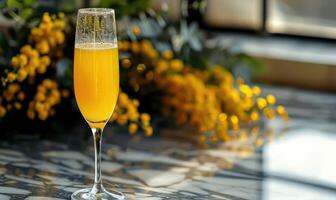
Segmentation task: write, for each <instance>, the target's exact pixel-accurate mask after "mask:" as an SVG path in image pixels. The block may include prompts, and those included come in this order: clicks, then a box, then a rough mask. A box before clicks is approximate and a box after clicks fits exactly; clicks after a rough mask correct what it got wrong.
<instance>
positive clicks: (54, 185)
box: [0, 90, 336, 200]
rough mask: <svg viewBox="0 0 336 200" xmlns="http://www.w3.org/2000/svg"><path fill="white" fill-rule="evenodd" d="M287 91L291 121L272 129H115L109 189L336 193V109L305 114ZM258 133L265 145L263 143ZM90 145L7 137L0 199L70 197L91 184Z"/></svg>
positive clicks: (137, 195) (0, 149) (110, 138)
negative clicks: (215, 132)
mask: <svg viewBox="0 0 336 200" xmlns="http://www.w3.org/2000/svg"><path fill="white" fill-rule="evenodd" d="M286 91H287V90H286ZM277 92H279V93H281V92H284V91H282V90H279V91H277ZM295 93H296V92H295ZM286 94H287V95H288V94H289V93H286ZM296 94H297V93H296ZM284 95H285V94H284V93H283V94H282V95H281V96H282V98H283V99H281V98H280V100H281V101H282V102H283V103H284V104H286V105H289V108H290V109H291V108H293V110H294V111H295V109H296V111H295V113H296V115H293V116H294V117H293V118H292V119H291V120H290V122H289V123H288V124H286V125H285V124H283V122H281V121H280V120H278V119H275V120H273V121H271V122H270V123H267V127H268V128H270V129H271V130H273V131H272V132H269V131H268V132H267V133H256V134H254V135H253V136H251V137H250V138H247V139H245V140H242V141H234V142H230V143H226V144H220V145H218V146H215V147H212V148H207V149H204V148H199V147H197V146H195V145H193V144H191V143H188V142H180V141H176V140H171V139H168V138H163V137H159V136H154V137H151V138H146V137H142V136H140V135H138V136H133V137H131V136H129V135H128V134H126V133H115V132H114V133H113V134H112V131H111V128H108V129H107V130H106V132H105V135H104V144H103V155H102V159H103V162H102V171H103V181H104V184H105V186H106V188H114V189H117V190H119V191H122V192H124V193H125V194H126V195H127V197H128V199H139V200H161V199H162V200H163V199H174V200H176V199H182V200H187V199H188V200H189V199H190V200H193V199H205V200H210V199H214V200H217V199H218V200H220V199H227V200H241V199H261V200H277V199H279V200H280V199H281V200H284V199H300V200H315V199H316V200H324V199H325V200H329V199H330V200H331V199H336V171H335V169H336V156H335V155H333V154H335V153H336V125H335V124H334V123H332V121H331V120H328V119H333V118H332V117H333V116H332V115H331V116H330V117H327V118H322V119H315V118H307V117H302V116H299V115H298V114H297V113H300V112H298V111H297V110H298V109H299V107H295V106H293V104H290V103H289V102H293V99H291V100H290V101H289V102H286V101H285V98H284ZM306 95H307V94H306ZM289 96H290V97H291V95H289ZM315 96H316V95H314V97H315ZM287 99H290V98H287ZM296 100H297V99H296ZM299 100H300V98H299ZM301 100H302V99H301ZM329 100H330V98H329ZM325 101H326V100H325ZM335 103H336V101H335ZM291 105H292V106H291ZM311 107H313V108H314V106H311ZM321 109H323V106H322V107H321ZM305 110H306V112H314V111H312V110H309V109H307V108H306V109H305ZM302 112H303V111H302ZM318 112H319V113H320V112H322V110H318ZM326 112H327V111H326ZM295 113H294V114H295ZM328 113H329V112H328ZM303 116H305V115H303ZM270 129H267V130H270ZM259 134H263V137H262V138H263V144H262V145H260V144H259V145H260V147H257V146H259V145H255V144H256V143H255V142H256V139H255V136H256V135H259ZM91 146H92V145H91V141H87V144H86V145H84V147H83V146H80V145H77V144H73V143H67V142H64V143H62V142H60V141H57V142H56V141H48V140H43V141H41V140H35V141H32V140H30V141H24V140H23V141H15V143H14V142H13V141H1V142H0V200H8V199H13V200H20V199H27V200H62V199H70V195H71V193H72V192H74V191H76V190H78V189H80V188H83V187H88V186H91V184H92V179H93V148H92V147H91Z"/></svg>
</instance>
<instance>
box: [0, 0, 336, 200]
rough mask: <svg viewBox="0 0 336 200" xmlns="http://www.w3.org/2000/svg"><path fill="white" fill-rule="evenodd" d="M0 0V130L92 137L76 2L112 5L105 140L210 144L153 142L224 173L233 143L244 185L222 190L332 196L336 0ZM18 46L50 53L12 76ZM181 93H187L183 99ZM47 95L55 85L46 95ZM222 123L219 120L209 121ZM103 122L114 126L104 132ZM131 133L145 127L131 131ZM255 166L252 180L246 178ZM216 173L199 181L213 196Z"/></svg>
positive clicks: (128, 144) (140, 144)
mask: <svg viewBox="0 0 336 200" xmlns="http://www.w3.org/2000/svg"><path fill="white" fill-rule="evenodd" d="M0 5H1V8H2V9H1V15H0V46H1V49H0V77H1V83H2V85H1V86H0V89H1V90H0V132H1V134H0V138H4V139H8V140H9V141H17V140H21V139H23V140H26V139H28V140H31V139H37V140H38V141H42V140H43V139H55V138H58V139H56V140H58V141H65V139H64V138H66V140H69V141H68V143H69V144H70V145H69V146H71V147H73V146H75V147H76V146H77V143H84V145H83V144H82V147H83V146H87V143H88V141H89V140H88V138H89V137H90V135H89V129H88V127H84V125H83V124H84V120H83V119H82V117H81V115H80V112H79V111H78V108H77V106H76V102H75V98H74V94H73V89H72V88H73V86H72V63H73V60H72V59H73V56H72V55H73V47H74V32H75V23H76V13H77V9H79V8H83V7H110V8H115V9H116V11H117V13H116V14H117V19H118V23H117V25H118V31H119V32H118V39H119V43H118V45H119V51H120V66H121V68H120V69H121V77H122V78H121V89H122V92H121V95H120V97H119V101H120V103H119V102H118V106H117V109H116V111H115V113H117V114H116V115H115V116H113V115H112V118H111V122H115V123H114V124H113V128H111V126H110V125H108V128H107V131H106V132H107V134H106V135H107V136H106V137H107V138H108V139H107V141H109V142H111V143H113V144H118V145H120V146H121V147H122V148H119V147H117V148H116V147H112V148H111V149H113V150H115V149H118V151H119V150H120V149H123V148H125V149H127V148H131V149H136V150H139V149H140V150H148V149H149V151H157V152H160V149H161V148H162V146H161V142H162V143H165V139H166V138H170V139H171V138H173V139H174V141H176V140H178V141H183V142H187V143H189V144H195V143H196V144H197V145H196V146H197V148H198V147H202V148H212V149H211V150H209V151H205V153H204V152H201V151H199V152H198V151H197V152H196V153H195V152H194V151H193V150H194V148H195V147H194V146H188V145H186V146H188V148H187V150H185V149H184V151H181V152H182V153H181V152H178V153H176V152H177V150H175V146H173V145H171V143H168V145H167V146H169V145H171V146H173V148H172V149H173V150H171V149H169V148H170V147H171V146H170V147H169V148H168V147H167V149H169V151H170V150H171V151H170V153H167V152H168V150H167V152H164V150H162V149H161V150H162V151H163V154H165V155H168V156H172V157H174V156H176V155H177V156H176V157H177V158H183V159H187V160H188V159H189V161H193V160H197V161H200V163H202V162H204V160H205V161H207V160H206V158H207V157H208V156H209V155H210V157H211V156H213V157H212V158H214V159H213V160H215V161H214V162H209V163H210V164H214V165H215V167H218V169H221V170H222V168H221V167H222V166H221V165H220V164H223V163H225V164H227V163H226V162H227V156H228V154H227V153H228V152H229V154H230V155H231V153H232V152H233V153H232V154H234V156H233V157H234V159H232V160H233V161H232V163H233V164H234V165H235V166H238V167H236V168H235V167H233V168H232V166H231V168H232V169H233V174H234V173H236V174H234V176H236V175H237V177H238V178H237V177H234V178H233V181H228V182H230V184H231V183H232V185H230V187H231V186H232V187H234V188H235V187H237V186H239V187H240V186H242V185H243V187H242V189H241V188H240V189H241V190H236V191H234V189H232V188H229V189H228V190H227V191H226V192H229V193H230V192H231V194H229V195H233V196H235V195H237V194H239V195H241V196H239V195H238V196H237V198H239V199H240V198H241V199H249V197H250V198H251V199H287V198H289V197H288V196H286V195H287V194H286V193H287V191H290V192H288V193H289V194H290V195H291V197H292V198H293V199H300V198H298V197H302V199H335V191H336V174H335V172H334V169H335V167H336V165H335V164H336V162H335V159H332V158H333V156H332V153H334V152H335V147H336V145H335V144H336V138H335V128H336V127H335V124H334V121H335V120H336V115H335V112H334V110H335V109H336V95H335V91H336V78H335V77H336V56H335V55H336V12H335V11H334V10H335V8H336V1H333V0H319V1H316V0H295V1H293V0H292V1H291V0H59V1H57V0H7V1H4V0H0ZM46 12H48V13H49V14H46ZM41 24H42V25H41ZM50 24H52V25H50ZM49 25H50V26H51V27H54V28H51V31H50V30H49V29H48V26H49ZM46 26H47V28H46ZM34 30H35V31H34ZM40 30H42V31H45V30H48V31H49V32H51V34H50V35H48V34H49V32H48V31H45V32H48V34H47V36H46V38H42V39H43V40H45V41H41V40H40V35H39V34H37V33H39V31H40ZM53 31H55V34H54V33H53ZM36 35H37V37H36ZM42 35H43V34H42ZM43 37H44V36H43ZM50 38H52V39H50ZM54 39H55V40H56V41H57V42H56V43H57V44H56V45H55V44H54V43H55V41H54ZM42 42H45V43H46V45H44V44H42ZM26 44H28V45H31V46H30V47H29V48H28V49H29V51H38V53H39V55H41V58H39V59H41V60H43V59H42V56H43V57H44V61H43V62H46V63H48V64H43V62H42V61H41V62H40V61H39V62H40V63H39V64H37V65H36V66H33V67H32V68H33V70H31V71H28V75H27V72H25V73H26V74H24V73H23V75H22V74H21V75H22V77H21V75H20V70H21V69H25V67H26V65H30V63H29V62H28V64H27V60H25V59H23V60H25V64H23V65H24V66H21V65H20V66H19V64H18V63H17V62H14V61H17V60H15V59H16V58H17V59H19V60H20V59H21V57H20V56H22V55H23V54H29V53H31V52H29V53H26V51H28V50H27V48H26V49H24V50H22V48H23V47H24V46H26ZM46 47H48V48H47V49H48V51H47V50H46ZM32 49H33V50H32ZM49 49H50V51H49ZM28 57H29V56H28ZM13 58H14V59H13ZM26 59H27V58H26ZM29 59H30V58H29ZM13 60H14V61H13ZM20 62H22V61H20ZM41 63H42V64H41ZM18 66H19V67H18ZM41 66H42V67H41ZM15 67H16V68H15ZM28 67H29V66H28ZM28 67H27V68H28ZM30 67H31V66H30ZM46 67H47V68H46ZM13 68H15V69H14V72H13V73H14V75H12V76H10V73H11V72H12V71H11V70H12V69H13ZM18 68H19V69H18ZM17 69H18V70H17ZM15 70H16V71H15ZM20 77H21V78H20ZM172 77H174V78H172ZM176 77H177V78H176ZM161 80H163V82H160V81H161ZM49 86H50V87H49ZM18 88H19V89H18ZM40 88H47V89H48V90H49V89H50V90H51V91H48V92H46V93H45V94H43V95H45V96H43V95H42V97H41V95H39V93H40V90H41V91H45V89H40ZM181 91H183V92H181ZM184 91H188V92H185V93H186V96H187V97H184V96H183V94H182V96H183V97H181V93H184ZM190 91H191V92H190ZM213 91H216V92H214V93H211V92H213ZM189 92H190V93H189ZM42 93H43V92H42ZM49 94H54V95H51V96H52V98H51V100H50V101H49V100H48V101H47V100H46V99H48V98H49V96H48V95H49ZM204 94H206V95H208V94H210V96H211V95H213V96H211V97H213V98H214V99H216V103H219V104H220V105H222V106H218V107H221V108H220V109H218V107H216V106H214V107H211V106H213V105H212V104H211V103H213V102H212V101H211V102H208V101H206V99H211V98H207V97H206V98H204V99H205V100H204V99H201V100H203V101H201V102H202V103H200V104H194V103H193V100H194V99H196V97H197V98H198V97H199V96H201V97H202V95H204ZM206 95H205V96H206ZM201 97H200V98H201ZM55 99H56V100H55ZM149 99H150V101H149ZM185 99H188V100H185ZM190 99H191V100H190ZM251 102H252V103H251ZM40 103H42V104H43V106H42V108H41V106H40ZM37 105H39V106H37ZM216 105H217V104H216ZM165 108H167V109H165ZM185 108H188V109H185ZM210 108H214V110H215V115H216V116H215V117H214V118H211V120H209V121H211V123H208V121H207V120H208V119H204V118H202V117H203V116H211V112H212V111H213V110H211V109H210ZM216 109H217V110H216ZM131 111H132V112H131ZM208 111H209V112H208ZM130 113H131V114H130ZM200 116H201V117H200ZM288 116H289V120H288ZM198 117H199V118H201V119H199V118H198ZM194 118H195V119H196V120H192V119H194ZM279 118H282V120H280V119H279ZM194 121H197V123H194ZM220 122H224V126H223V127H224V128H223V127H221V128H223V129H219V128H218V127H217V125H218V124H220ZM284 122H285V125H284ZM18 124H20V126H18ZM209 124H210V125H209ZM204 126H205V127H206V128H204ZM207 126H210V127H211V128H212V129H211V128H208V127H207ZM195 127H197V128H198V129H197V130H195ZM246 127H248V128H246ZM245 128H246V129H248V130H245ZM256 128H257V129H256ZM65 130H66V131H65ZM111 130H113V131H114V132H117V134H115V133H114V135H113V137H112V132H113V131H111ZM221 130H224V131H221ZM85 131H86V133H87V134H83V133H84V132H85ZM127 132H129V133H131V135H132V136H130V135H128V134H126V133H127ZM136 132H140V133H141V134H138V135H136V136H133V134H135V133H136ZM69 133H70V134H75V135H76V136H77V137H69ZM120 133H121V134H120ZM142 133H143V134H142ZM285 133H286V134H285ZM139 135H141V136H139ZM143 135H145V136H152V135H153V136H154V137H152V138H146V137H142V136H143ZM283 135H285V136H284V139H283V138H282V139H279V141H278V140H276V142H275V144H272V142H274V141H275V139H278V138H280V137H283ZM59 136H61V138H62V139H59ZM41 138H42V139H41ZM78 138H85V139H83V140H79V139H78ZM120 141H122V142H120ZM4 144H5V145H3V146H4V147H5V148H10V147H11V144H10V143H9V144H8V143H4ZM34 144H35V143H34ZM73 144H75V145H73ZM268 144H271V145H268ZM174 145H175V144H174ZM41 146H43V145H41ZM46 146H47V147H46V148H49V146H48V144H47V145H46ZM50 146H52V145H50ZM177 146H178V145H177ZM177 146H176V148H177ZM182 146H183V145H182ZM223 146H224V147H225V148H222V147H223ZM154 147H156V148H154ZM183 147H185V146H183ZM15 148H17V147H15ZM41 148H42V147H41ZM62 148H63V147H62ZM17 149H19V148H17ZM42 149H43V148H42ZM153 149H154V150H153ZM181 149H183V148H182V147H181ZM217 150H218V151H217ZM111 151H112V150H111ZM111 151H110V152H111ZM175 151H176V152H175ZM255 151H256V152H257V154H256V156H252V153H253V152H255ZM107 152H109V150H107ZM120 152H122V150H120ZM190 152H192V153H190ZM122 153H123V152H122ZM179 153H181V155H182V156H181V155H180V154H179ZM236 153H237V156H236ZM107 154H108V153H107ZM55 155H56V154H55ZM122 155H123V156H124V154H122ZM125 155H126V153H125ZM123 156H121V157H123ZM235 156H236V157H235ZM111 157H113V156H111ZM135 157H137V154H136V156H135ZM147 157H148V158H149V157H155V156H153V155H149V156H147ZM205 157H206V158H205ZM241 157H243V158H244V159H240V158H241ZM126 158H127V159H128V157H127V156H126ZM236 158H237V159H236ZM113 159H114V157H113ZM132 159H134V158H132V157H130V160H131V162H133V161H134V160H132ZM165 159H166V158H165ZM135 160H136V159H135ZM218 160H219V161H218ZM229 160H230V159H229ZM126 161H127V160H126ZM217 161H218V162H217ZM221 161H223V163H219V162H221ZM50 162H54V161H50ZM155 162H156V161H153V163H154V164H148V163H147V164H146V162H145V164H144V166H145V167H144V168H146V167H149V168H150V167H153V166H154V168H155V167H156V166H157V163H155ZM216 162H217V163H216ZM149 163H150V162H149ZM229 163H230V164H231V162H229ZM217 164H218V166H217ZM211 166H212V165H211ZM223 166H224V164H223ZM125 167H129V164H128V163H127V162H126V164H125ZM141 167H143V166H140V168H141ZM163 167H167V166H163ZM225 167H227V166H225ZM225 167H223V169H224V170H223V171H224V172H223V171H220V170H218V171H216V170H217V169H215V172H213V174H211V175H209V174H206V173H204V174H203V172H204V171H206V170H204V171H203V172H202V173H200V174H201V175H202V176H203V175H204V177H207V178H209V177H210V178H209V179H211V176H212V175H214V176H219V178H223V176H224V175H223V174H225V173H231V172H230V171H226V170H227V169H226V168H225ZM229 168H230V167H229ZM168 169H169V168H168ZM232 169H229V170H232ZM211 170H213V168H210V170H208V171H207V173H208V172H209V171H210V172H211ZM13 171H14V170H13ZM197 173H199V172H198V171H197V170H196V173H195V174H196V175H199V174H197ZM211 173H212V172H211ZM125 174H127V173H126V172H124V171H123V172H120V175H125ZM195 174H192V175H195ZM201 175H199V176H201ZM208 175H209V177H208ZM226 175H227V174H226ZM231 175H232V174H229V176H231ZM251 176H255V177H253V180H254V181H255V182H253V183H245V182H244V181H246V180H247V179H248V180H250V179H251V180H252V178H251ZM125 177H128V175H125ZM242 177H243V178H242ZM246 177H247V178H246ZM202 178H203V177H202ZM225 178H227V177H225ZM231 178H232V177H231ZM241 178H242V179H243V180H244V181H242V182H239V181H237V180H238V179H241ZM145 181H146V180H145ZM159 181H162V180H160V179H159ZM211 181H213V182H211ZM211 181H210V182H209V185H207V186H208V188H206V187H205V188H206V189H207V190H211V189H212V191H215V193H216V192H217V191H218V190H220V189H221V188H220V189H218V188H215V189H214V188H213V187H212V186H213V185H217V184H218V183H223V181H222V180H221V179H218V180H217V179H216V181H217V182H216V181H214V180H212V179H211ZM235 181H237V182H235ZM112 182H113V181H112ZM224 182H225V181H224ZM226 183H227V182H225V184H226ZM245 184H246V185H249V186H251V187H250V189H251V188H253V189H252V190H251V191H252V192H251V191H248V190H246V188H249V187H245ZM202 187H204V186H202ZM125 188H126V187H125ZM209 188H210V189H209ZM242 191H245V192H246V191H248V192H246V193H245V194H244V192H242ZM279 191H280V192H279ZM252 193H253V194H252ZM280 193H281V195H280ZM216 194H217V193H216ZM249 195H250V196H249ZM251 195H252V196H253V195H254V196H253V198H252V197H251ZM282 195H283V196H282ZM285 197H286V198H285ZM182 199H183V198H182Z"/></svg>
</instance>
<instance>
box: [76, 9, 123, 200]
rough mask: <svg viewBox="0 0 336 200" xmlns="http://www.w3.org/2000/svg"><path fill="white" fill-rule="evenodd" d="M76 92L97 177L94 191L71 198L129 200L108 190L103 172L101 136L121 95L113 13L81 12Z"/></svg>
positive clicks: (80, 192) (78, 192)
mask: <svg viewBox="0 0 336 200" xmlns="http://www.w3.org/2000/svg"><path fill="white" fill-rule="evenodd" d="M74 88H75V96H76V101H77V104H78V107H79V110H80V112H81V113H82V115H83V117H84V118H85V120H86V121H87V123H88V124H89V126H90V127H91V130H92V134H93V139H94V147H95V177H94V185H93V187H92V188H88V189H82V190H79V191H76V192H74V193H73V194H72V196H71V198H72V199H73V200H82V199H83V200H86V199H87V200H88V199H90V200H100V199H101V200H110V199H126V197H125V196H124V195H123V194H122V193H120V192H117V191H111V192H107V191H106V190H105V188H104V187H103V184H102V178H101V169H100V160H101V139H102V132H103V129H104V127H105V125H106V123H107V121H108V120H109V118H110V117H111V115H112V113H113V110H114V107H115V105H116V102H117V98H118V92H119V62H118V48H117V32H116V22H115V15H114V10H113V9H107V8H84V9H79V10H78V15H77V25H76V39H75V55H74Z"/></svg>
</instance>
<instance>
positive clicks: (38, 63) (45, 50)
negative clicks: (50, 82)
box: [6, 13, 65, 82]
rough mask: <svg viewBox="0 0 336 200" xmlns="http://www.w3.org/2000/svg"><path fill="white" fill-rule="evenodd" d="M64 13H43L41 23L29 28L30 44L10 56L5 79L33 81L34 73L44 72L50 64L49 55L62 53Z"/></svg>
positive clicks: (9, 80) (10, 80)
mask: <svg viewBox="0 0 336 200" xmlns="http://www.w3.org/2000/svg"><path fill="white" fill-rule="evenodd" d="M64 29H65V21H64V14H63V13H60V14H59V15H58V17H57V16H56V15H53V16H50V15H49V14H48V13H45V14H44V15H43V18H42V21H41V23H40V24H39V25H38V26H37V27H34V28H32V29H31V32H30V35H29V40H30V43H31V44H27V45H24V46H23V47H22V48H21V49H20V54H18V55H16V56H14V57H12V60H11V66H12V69H11V70H10V71H9V72H8V73H7V77H6V80H7V81H8V82H14V81H15V80H17V81H19V82H22V81H24V80H26V78H27V77H29V78H30V80H31V81H33V78H34V77H35V75H36V73H39V74H44V73H45V72H46V71H47V68H48V67H49V65H50V64H51V61H50V59H51V57H52V56H56V57H57V56H58V57H60V56H61V54H62V51H61V48H60V47H61V46H62V45H63V43H64V39H65V35H64Z"/></svg>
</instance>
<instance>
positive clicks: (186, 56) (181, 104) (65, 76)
mask: <svg viewBox="0 0 336 200" xmlns="http://www.w3.org/2000/svg"><path fill="white" fill-rule="evenodd" d="M100 3H102V2H100ZM104 5H105V4H104ZM125 12H126V11H125ZM126 13H127V12H126ZM149 13H150V14H146V13H142V15H141V16H142V20H139V18H138V17H135V18H127V19H126V20H127V21H131V22H132V23H130V24H131V25H130V26H127V27H124V28H122V30H120V33H119V38H120V40H119V42H118V48H119V54H120V66H121V79H120V80H121V92H120V94H119V100H118V103H117V106H116V108H115V111H114V113H113V115H112V117H111V119H110V122H116V123H117V124H119V125H120V126H124V127H127V129H128V132H129V133H130V134H135V133H136V132H138V131H139V130H142V132H143V133H144V134H145V135H146V136H151V135H152V134H153V133H154V132H155V131H154V129H153V127H152V126H153V124H152V123H151V121H152V119H151V118H162V119H165V121H167V122H169V124H170V125H171V126H175V127H189V128H191V129H190V130H191V131H192V132H193V133H195V134H194V135H195V136H194V137H195V138H197V140H198V141H199V142H201V143H206V142H211V143H217V142H219V141H229V140H234V139H236V138H239V137H246V132H245V131H243V130H241V127H254V126H256V125H257V124H258V122H259V121H260V120H261V119H262V118H263V117H265V118H268V119H272V118H273V117H275V116H276V115H278V116H281V117H282V118H283V119H284V120H287V119H288V115H287V112H286V110H285V108H284V107H283V106H281V105H276V98H275V97H274V96H273V95H266V96H261V89H260V88H259V87H257V86H249V85H248V84H246V83H244V80H243V79H242V78H239V77H238V78H235V77H234V76H233V74H232V72H231V71H230V70H232V68H233V66H234V65H233V64H232V60H235V61H241V62H246V61H247V62H249V63H252V62H255V61H254V60H253V59H252V58H249V57H248V56H246V55H242V54H232V53H231V54H230V53H229V52H228V51H226V50H224V51H221V52H224V53H225V56H224V57H225V58H228V59H226V61H228V62H222V63H221V64H224V65H228V67H227V68H225V67H223V66H222V65H219V63H212V62H210V60H209V59H208V60H206V58H207V57H205V58H204V56H200V55H206V52H208V54H209V52H210V53H212V52H214V51H216V52H218V49H214V48H213V49H212V51H211V50H208V51H207V50H206V48H207V47H203V46H202V45H201V42H200V41H202V40H204V38H203V36H202V35H198V34H194V33H196V32H198V31H197V27H196V26H195V25H194V24H191V25H187V24H186V23H185V22H184V21H182V22H181V23H180V24H179V25H178V26H175V28H174V27H173V25H170V24H169V23H163V21H165V17H164V14H153V11H152V10H150V12H149ZM144 17H145V18H146V20H144V19H143V18H144ZM71 19H72V17H71V14H69V16H68V17H67V16H66V15H65V14H64V13H62V12H59V13H58V14H57V15H56V14H52V15H50V14H48V13H44V14H43V16H42V19H41V20H39V22H38V23H37V24H35V25H34V26H32V27H27V29H29V34H28V36H27V37H26V39H25V40H24V41H26V44H24V45H23V46H21V47H19V52H18V53H17V54H15V55H14V56H11V58H10V62H9V63H8V64H7V65H6V64H5V65H4V66H5V67H1V70H0V77H1V82H2V85H1V86H0V88H1V90H0V91H1V92H0V124H1V120H3V119H5V118H6V117H7V116H8V115H10V114H12V115H17V116H20V117H23V116H25V117H26V118H27V119H29V120H35V121H39V120H40V121H42V122H41V123H43V121H45V120H48V119H53V117H54V116H55V115H57V112H58V108H59V107H60V105H62V104H65V102H69V101H63V100H64V99H72V98H73V94H72V92H71V91H72V85H71V82H72V75H71V72H72V69H71V64H69V63H72V61H71V60H72V56H71V54H70V55H69V54H64V51H66V50H67V49H69V48H71V49H73V44H72V43H71V42H69V41H71V38H73V33H74V30H71V27H73V25H72V24H71V23H72V21H71ZM123 20H125V18H122V19H121V20H120V24H123ZM149 24H150V26H149ZM176 27H178V28H176ZM151 28H152V29H151ZM67 29H70V30H67ZM148 29H151V30H148ZM153 29H155V30H159V31H156V32H155V31H154V30H153ZM167 30H169V31H167ZM172 30H173V31H172ZM179 31H180V32H182V33H184V34H178V32H179ZM153 33H154V34H153ZM163 33H166V35H165V34H163ZM185 33H187V34H185ZM178 35H184V36H181V37H180V38H177V36H178ZM191 35H194V36H195V37H191ZM186 37H190V38H188V39H186ZM71 45H72V46H71ZM222 57H223V56H222ZM222 57H221V58H222ZM200 59H202V60H200ZM195 61H198V62H196V63H195ZM64 62H65V63H68V66H66V67H64V66H61V64H60V63H64ZM2 68H3V69H2ZM64 68H65V69H64ZM59 76H60V77H59ZM69 83H70V84H69ZM63 102H64V103H63ZM74 110H75V109H74ZM153 116H154V117H153ZM158 116H159V117H158Z"/></svg>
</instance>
